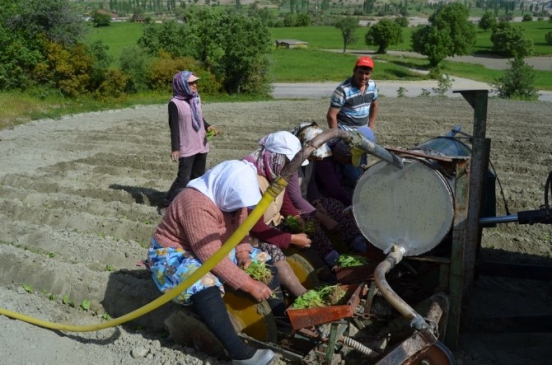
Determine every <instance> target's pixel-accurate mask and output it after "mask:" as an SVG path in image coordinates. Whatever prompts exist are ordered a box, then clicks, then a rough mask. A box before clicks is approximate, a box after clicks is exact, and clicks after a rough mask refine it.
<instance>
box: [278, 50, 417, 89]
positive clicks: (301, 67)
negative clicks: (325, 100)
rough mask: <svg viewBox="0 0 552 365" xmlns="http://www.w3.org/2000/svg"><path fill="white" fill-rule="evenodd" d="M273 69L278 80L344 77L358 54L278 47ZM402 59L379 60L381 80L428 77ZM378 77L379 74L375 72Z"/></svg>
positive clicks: (327, 79)
mask: <svg viewBox="0 0 552 365" xmlns="http://www.w3.org/2000/svg"><path fill="white" fill-rule="evenodd" d="M271 58H272V73H273V75H274V81H276V82H284V81H285V82H312V81H316V82H322V81H342V80H344V79H345V78H347V77H349V76H351V74H352V70H353V65H354V63H355V60H356V58H357V56H355V55H352V54H347V53H345V54H343V53H341V52H327V51H320V50H307V49H275V50H274V51H273V53H272V56H271ZM407 67H408V66H405V65H403V64H400V63H391V62H382V63H378V64H377V68H376V70H375V71H374V75H377V78H378V79H379V80H425V79H427V76H424V75H420V74H419V73H415V72H411V71H409V70H408V68H407ZM374 77H376V76H374Z"/></svg>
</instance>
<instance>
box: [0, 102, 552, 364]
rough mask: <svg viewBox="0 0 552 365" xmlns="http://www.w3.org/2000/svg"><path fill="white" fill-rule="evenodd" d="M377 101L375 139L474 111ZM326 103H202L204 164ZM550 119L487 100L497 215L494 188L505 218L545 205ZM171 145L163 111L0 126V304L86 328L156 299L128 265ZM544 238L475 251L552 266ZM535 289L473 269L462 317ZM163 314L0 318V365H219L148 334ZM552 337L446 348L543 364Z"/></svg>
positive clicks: (395, 137)
mask: <svg viewBox="0 0 552 365" xmlns="http://www.w3.org/2000/svg"><path fill="white" fill-rule="evenodd" d="M380 105H381V107H380V117H379V120H378V122H377V128H376V135H377V142H378V144H380V145H382V146H391V147H412V146H414V145H416V144H418V143H420V142H424V141H426V140H427V139H429V138H432V137H435V136H438V135H441V134H443V133H446V132H447V131H448V130H449V129H450V128H451V127H452V126H453V125H456V124H460V125H461V126H462V128H463V130H464V131H465V132H468V133H470V132H471V131H472V123H473V122H472V121H473V110H472V109H471V107H470V106H469V104H468V103H467V102H466V101H465V100H463V99H462V98H454V99H436V98H406V99H397V98H382V100H381V104H380ZM327 106H328V102H327V100H326V99H324V100H308V101H273V102H258V103H239V104H238V103H236V104H207V105H205V107H204V109H205V116H206V119H207V120H208V121H209V122H210V123H212V124H214V125H216V126H217V127H218V128H219V129H220V130H221V132H222V134H221V136H220V137H218V138H216V139H215V140H214V141H213V143H212V149H211V152H210V154H209V158H208V165H209V166H213V165H215V164H217V163H218V162H220V161H223V160H225V159H232V158H241V157H242V156H243V155H245V154H246V153H249V152H250V151H252V150H254V149H255V148H256V145H257V141H258V140H259V139H260V138H261V137H262V136H263V135H265V134H267V133H269V132H272V131H276V130H286V129H290V128H292V127H293V126H295V125H296V124H297V123H299V122H301V121H307V120H316V121H317V122H319V124H320V125H323V126H325V124H326V123H325V121H324V115H325V112H326V109H327ZM551 115H552V103H546V102H539V103H528V102H508V101H501V100H490V101H489V108H488V120H487V136H488V137H489V138H491V139H492V152H491V160H492V162H493V165H494V167H495V169H496V173H497V175H498V178H499V181H500V183H501V187H502V188H503V190H502V189H501V188H500V186H498V185H497V194H499V196H498V201H499V204H498V214H499V215H504V214H506V210H505V205H504V202H503V200H502V195H504V199H505V201H506V202H507V206H508V208H509V212H510V213H516V212H518V211H521V210H532V209H537V208H538V207H539V206H540V205H542V204H543V202H544V183H545V181H546V178H547V176H548V173H549V172H550V171H551V170H552V143H551V139H552V123H551V119H550V116H551ZM169 146H170V145H169V131H168V125H167V117H166V107H165V106H152V107H136V108H134V109H126V110H122V111H110V112H104V113H90V114H83V115H75V116H69V117H65V118H63V119H61V120H41V121H36V122H33V123H30V124H27V125H23V126H19V127H17V128H15V129H13V130H4V131H0V156H2V158H1V159H0V217H1V219H0V260H1V262H2V269H1V270H0V303H1V304H0V307H2V308H6V309H9V310H13V311H16V312H20V313H22V314H25V315H29V316H32V317H37V318H40V319H43V320H48V321H53V322H56V323H67V324H92V323H98V322H101V321H102V318H101V316H102V315H103V314H104V313H106V312H107V313H109V315H110V316H112V317H118V316H121V315H123V314H126V313H128V312H130V311H131V310H134V309H136V308H138V307H140V306H142V305H144V304H146V303H149V302H150V301H151V300H153V299H155V298H156V297H157V296H158V293H157V290H156V288H155V287H154V286H153V284H152V282H151V280H150V279H149V277H148V275H147V273H146V272H145V271H144V270H143V269H141V268H138V267H136V263H137V262H138V261H139V260H141V259H142V258H143V257H144V255H145V252H146V249H145V247H146V246H147V244H148V242H149V239H150V237H151V234H152V232H153V230H154V229H155V226H156V224H157V223H158V222H159V220H160V218H159V216H158V215H157V212H156V208H155V207H156V205H157V204H158V203H159V202H160V201H161V199H162V197H163V195H164V193H165V191H166V190H167V189H168V188H169V186H170V184H171V182H172V180H173V178H174V176H175V173H176V165H175V164H173V163H171V162H170V151H169ZM551 244H552V226H550V225H548V226H544V225H534V226H521V225H518V224H516V223H508V224H502V225H499V226H498V227H496V228H492V229H488V230H485V231H484V238H483V243H482V246H483V249H482V252H481V255H482V258H484V259H495V260H502V261H508V262H517V263H539V264H548V265H552V262H551V261H552V260H551V259H550V257H552V249H551ZM23 284H25V288H26V289H25V288H23V286H22V285H23ZM546 284H547V283H546V282H540V281H519V280H501V279H497V278H485V277H482V278H480V280H478V281H477V282H476V284H475V287H476V289H475V291H474V294H473V296H472V298H470V299H471V300H470V306H469V307H468V308H467V313H471V314H473V313H476V314H478V315H488V316H492V315H500V314H517V315H526V314H529V313H531V314H550V313H549V312H550V310H549V309H548V308H549V307H550V306H551V302H550V298H549V297H548V290H547V285H546ZM31 286H32V288H31ZM28 291H31V292H33V293H32V294H30V293H28ZM51 294H53V295H51ZM65 295H67V297H66V299H67V300H63V298H64V296H65ZM83 300H89V301H91V308H90V310H88V311H84V310H82V309H79V306H80V304H81V303H82V301H83ZM64 302H65V303H64ZM70 302H72V303H74V308H73V307H72V306H71V305H69V304H70ZM172 309H174V307H173V306H172V305H171V304H167V305H165V306H164V307H163V308H162V309H159V310H157V311H155V312H153V313H151V314H149V315H146V316H144V317H141V318H140V319H139V320H137V321H135V322H133V323H132V324H129V325H125V326H119V327H118V328H117V329H109V330H104V331H100V332H90V333H84V334H79V333H60V332H55V331H50V330H45V329H41V328H39V327H35V326H32V325H29V324H26V323H23V322H21V321H14V320H11V319H8V318H7V317H4V316H0V328H2V331H0V354H2V355H3V356H2V360H0V363H3V364H54V363H55V364H75V363H81V364H98V363H102V364H133V365H136V364H153V363H155V364H215V363H217V362H216V361H215V360H214V359H212V358H208V357H207V356H206V355H205V354H201V353H197V352H195V351H194V350H193V349H190V348H182V347H180V346H178V345H175V344H174V343H173V342H172V341H171V339H170V338H167V336H166V334H165V333H164V332H157V330H163V328H164V327H163V323H162V319H163V318H164V316H166V315H167V313H169V312H170V311H171V310H172ZM92 311H95V312H97V313H98V315H96V316H95V315H93V313H92ZM551 340H552V335H551V334H547V333H544V334H538V333H534V334H522V335H519V334H517V335H504V334H491V335H484V334H477V335H476V334H470V333H465V334H464V335H463V336H462V339H461V342H460V347H459V349H458V350H457V351H456V352H455V354H456V356H457V358H458V362H459V363H462V364H464V365H487V364H488V365H492V364H501V365H503V364H548V363H550V362H549V361H550V360H549V359H550V358H551V356H552V349H551V347H550V343H551V342H550V341H551ZM6 359H7V360H6ZM6 361H7V362H6Z"/></svg>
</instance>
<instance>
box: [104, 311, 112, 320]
mask: <svg viewBox="0 0 552 365" xmlns="http://www.w3.org/2000/svg"><path fill="white" fill-rule="evenodd" d="M102 318H103V319H104V320H106V321H109V320H110V319H111V316H110V315H109V313H107V312H105V313H104V314H102Z"/></svg>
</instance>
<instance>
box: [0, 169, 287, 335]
mask: <svg viewBox="0 0 552 365" xmlns="http://www.w3.org/2000/svg"><path fill="white" fill-rule="evenodd" d="M286 186H287V181H286V180H285V179H283V178H281V177H279V178H277V179H276V180H275V181H274V182H273V183H272V184H271V185H270V186H269V188H268V189H267V190H266V192H265V193H264V194H263V197H262V198H261V200H260V202H259V204H257V206H256V207H255V209H253V211H251V213H250V214H249V216H248V217H247V219H246V220H245V221H244V222H243V223H242V224H241V225H240V226H239V227H238V229H237V230H236V231H235V232H234V233H233V234H232V235H231V236H230V237H229V238H228V240H227V241H226V242H225V243H224V244H223V245H222V247H221V248H220V249H219V250H218V251H217V252H215V254H214V255H213V256H211V257H210V258H209V259H208V260H207V261H205V262H204V263H203V265H201V267H199V268H198V269H197V270H196V271H194V272H193V273H192V274H191V275H190V276H189V277H188V278H187V279H186V280H184V281H183V282H182V283H180V284H178V285H177V286H175V287H174V288H173V289H171V290H170V291H168V292H166V293H165V294H163V295H162V296H160V297H159V298H157V299H155V300H154V301H152V302H150V303H148V304H146V305H145V306H143V307H141V308H138V309H136V310H134V311H132V312H130V313H128V314H125V315H124V316H122V317H119V318H115V319H112V320H110V321H107V322H104V323H98V324H93V325H88V326H74V325H67V324H60V323H53V322H48V321H44V320H41V319H37V318H33V317H29V316H26V315H23V314H20V313H17V312H12V311H10V310H7V309H3V308H0V314H2V315H5V316H7V317H10V318H15V319H19V320H21V321H24V322H27V323H31V324H34V325H37V326H40V327H44V328H49V329H53V330H61V331H68V332H93V331H99V330H103V329H106V328H110V327H115V326H118V325H120V324H123V323H125V322H128V321H131V320H133V319H136V318H138V317H141V316H143V315H144V314H147V313H149V312H151V311H153V310H154V309H157V308H159V307H160V306H162V305H163V304H165V303H167V302H169V301H170V300H171V299H173V298H175V297H176V296H177V295H179V294H180V293H181V292H183V291H184V290H186V289H188V288H189V287H190V286H191V285H192V284H193V283H195V282H196V281H198V280H200V279H201V278H202V277H203V276H204V275H205V274H207V273H208V272H209V271H211V269H212V268H213V267H215V266H216V265H217V264H218V263H219V262H220V261H221V260H222V259H223V258H224V257H225V256H227V255H228V254H229V253H230V251H232V249H233V248H234V247H236V246H237V245H238V243H240V242H241V240H242V239H243V237H245V235H246V234H248V233H249V231H250V230H251V228H253V226H254V225H255V223H257V221H258V220H259V219H260V218H261V217H262V215H263V214H264V212H265V210H266V209H267V208H268V206H269V205H270V203H272V201H273V200H274V198H275V197H276V196H278V195H279V194H280V193H281V192H282V190H283V189H284V188H285V187H286Z"/></svg>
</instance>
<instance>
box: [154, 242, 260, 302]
mask: <svg viewBox="0 0 552 365" xmlns="http://www.w3.org/2000/svg"><path fill="white" fill-rule="evenodd" d="M261 252H262V251H261V250H259V249H256V248H253V250H252V251H251V253H250V254H249V257H250V258H251V261H253V262H256V261H257V260H258V259H257V256H258V255H259V254H260V253H261ZM228 255H229V257H230V260H232V262H234V263H235V264H236V265H237V263H238V262H237V260H236V250H235V249H232V251H230V253H229V254H228ZM267 260H270V257H269V258H265V257H263V258H262V260H260V261H267ZM201 265H202V263H201V261H199V260H198V259H197V258H196V257H195V255H194V254H193V253H191V252H187V251H185V250H183V249H182V248H174V247H162V246H160V245H159V243H157V241H156V240H155V239H152V240H151V245H150V248H149V250H148V260H147V266H148V267H149V270H150V271H151V276H152V278H153V281H154V282H155V284H156V285H157V287H158V288H159V290H161V292H163V293H165V292H168V291H169V290H171V289H172V288H174V287H175V286H177V285H178V284H180V283H182V282H183V281H185V280H186V279H187V278H188V277H189V276H190V275H191V274H192V273H193V272H194V271H196V270H197V269H198V268H199V267H201ZM212 286H217V287H218V288H219V290H220V292H221V294H223V295H224V286H223V282H222V281H221V280H220V279H219V278H218V277H216V276H215V275H213V274H212V273H211V272H208V273H207V274H205V275H204V276H203V277H202V278H201V279H199V280H198V281H196V282H195V283H194V284H192V285H190V287H188V289H186V290H184V291H183V292H182V293H180V294H179V295H177V296H176V297H175V298H174V299H173V301H174V302H176V303H178V304H182V305H191V304H192V300H191V297H192V295H194V294H196V293H197V292H199V291H201V290H203V289H206V288H209V287H212Z"/></svg>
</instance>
